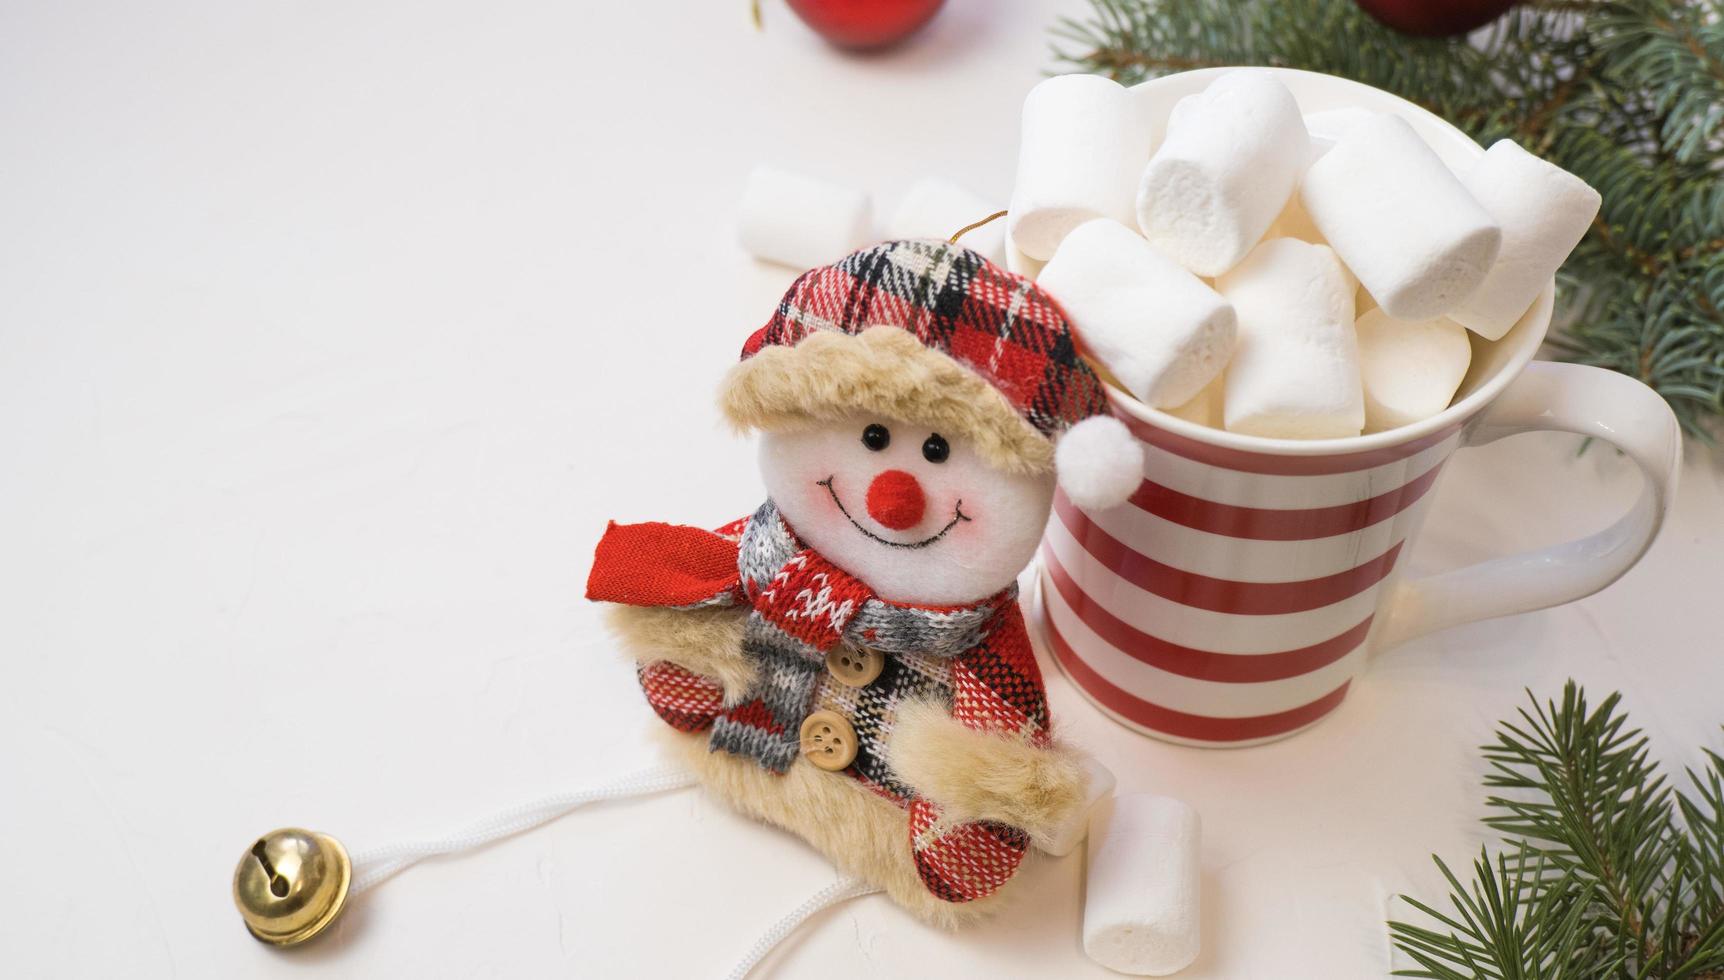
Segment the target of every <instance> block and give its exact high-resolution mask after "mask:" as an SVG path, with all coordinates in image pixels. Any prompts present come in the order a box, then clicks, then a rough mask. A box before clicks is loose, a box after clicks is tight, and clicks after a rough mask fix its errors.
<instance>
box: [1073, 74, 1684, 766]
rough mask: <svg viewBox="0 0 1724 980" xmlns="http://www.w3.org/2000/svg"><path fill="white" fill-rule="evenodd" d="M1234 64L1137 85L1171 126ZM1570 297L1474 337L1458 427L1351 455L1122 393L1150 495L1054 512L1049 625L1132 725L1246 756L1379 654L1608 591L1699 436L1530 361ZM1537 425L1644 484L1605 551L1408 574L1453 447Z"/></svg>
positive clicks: (1650, 530) (1459, 151) (1372, 442)
mask: <svg viewBox="0 0 1724 980" xmlns="http://www.w3.org/2000/svg"><path fill="white" fill-rule="evenodd" d="M1221 70H1222V69H1211V70H1205V71H1196V72H1187V73H1184V74H1180V75H1170V76H1167V77H1165V78H1161V79H1157V80H1155V81H1152V82H1147V83H1145V84H1143V85H1140V86H1138V87H1137V89H1135V90H1134V91H1136V92H1137V93H1139V94H1140V95H1142V96H1143V97H1144V99H1145V103H1144V105H1145V110H1146V112H1147V113H1148V114H1149V116H1150V117H1151V119H1152V122H1153V124H1154V125H1156V126H1158V127H1159V126H1162V125H1165V122H1166V118H1167V114H1168V112H1169V111H1170V110H1171V109H1172V106H1173V104H1174V102H1176V101H1178V99H1179V98H1181V97H1182V96H1185V95H1188V94H1190V93H1192V92H1195V91H1199V90H1201V89H1202V88H1203V87H1204V86H1206V85H1207V84H1208V83H1209V81H1210V80H1211V79H1212V78H1213V77H1214V75H1215V74H1216V73H1217V72H1218V71H1221ZM1268 70H1272V71H1275V72H1276V74H1277V75H1278V76H1279V77H1280V78H1281V79H1282V81H1284V82H1285V83H1286V84H1287V86H1288V87H1289V88H1290V89H1292V90H1293V94H1294V96H1295V97H1296V98H1297V99H1298V100H1299V103H1300V105H1301V107H1302V108H1303V109H1304V110H1305V111H1306V112H1315V111H1321V110H1324V109H1332V108H1339V107H1342V106H1363V107H1365V108H1368V109H1373V110H1377V111H1386V112H1395V113H1397V114H1399V115H1401V116H1402V117H1403V118H1405V119H1406V120H1407V121H1408V122H1409V123H1411V124H1412V125H1413V126H1414V128H1415V129H1417V130H1418V131H1419V133H1420V135H1421V136H1423V137H1424V138H1425V140H1426V141H1427V142H1429V143H1430V144H1431V145H1432V146H1433V147H1434V148H1435V149H1436V150H1437V151H1438V153H1439V154H1441V155H1442V156H1443V157H1444V160H1445V162H1446V163H1448V164H1449V165H1450V166H1451V167H1453V168H1457V169H1458V168H1460V167H1463V166H1465V165H1466V164H1468V163H1469V162H1470V161H1471V160H1473V159H1475V158H1476V157H1478V156H1479V155H1480V154H1481V153H1482V151H1481V150H1480V149H1479V147H1478V145H1477V144H1475V143H1474V142H1473V141H1472V140H1471V139H1469V138H1468V137H1467V136H1466V135H1465V134H1464V133H1462V132H1460V131H1459V130H1457V129H1455V128H1454V127H1453V126H1450V125H1449V124H1448V123H1446V122H1444V121H1442V120H1441V119H1439V118H1437V117H1436V116H1434V115H1431V114H1430V113H1428V112H1426V111H1425V110H1423V109H1421V108H1419V107H1417V106H1415V105H1413V104H1411V103H1409V102H1406V101H1404V100H1402V99H1400V98H1397V97H1395V96H1393V95H1390V94H1388V93H1386V92H1383V91H1380V90H1378V89H1374V88H1371V87H1369V86H1365V85H1361V84H1359V83H1356V82H1351V81H1347V80H1344V79H1339V78H1333V77H1330V76H1327V75H1318V74H1313V73H1310V72H1300V71H1291V70H1284V69H1268ZM1553 295H1554V283H1553V284H1552V286H1551V287H1547V288H1546V289H1545V291H1544V293H1543V294H1542V295H1541V296H1540V297H1539V298H1538V300H1537V302H1535V303H1534V304H1533V307H1532V309H1531V310H1529V311H1528V312H1527V314H1526V315H1525V316H1524V317H1522V319H1521V321H1520V322H1519V323H1518V324H1516V326H1515V327H1514V329H1513V330H1511V331H1510V332H1509V333H1508V335H1507V336H1505V337H1504V338H1503V339H1502V340H1499V341H1496V342H1494V343H1492V342H1484V341H1481V340H1480V339H1479V338H1478V337H1476V336H1475V337H1473V338H1472V340H1473V363H1472V368H1471V370H1470V372H1469V374H1468V376H1467V379H1466V381H1465V382H1463V384H1462V386H1461V390H1460V393H1459V396H1458V397H1457V399H1456V401H1455V403H1454V404H1453V405H1451V406H1450V407H1449V409H1448V410H1447V411H1444V412H1443V413H1442V414H1440V415H1437V416H1436V417H1434V418H1431V419H1427V420H1426V421H1424V422H1421V423H1419V424H1416V425H1410V426H1405V427H1403V428H1399V429H1394V430H1392V431H1389V432H1382V433H1377V434H1374V435H1365V436H1359V437H1355V438H1350V439H1330V440H1320V441H1298V440H1287V439H1265V438H1260V437H1254V436H1244V435H1238V434H1235V433H1230V432H1224V431H1220V430H1217V429H1212V428H1208V427H1205V426H1202V425H1198V424H1195V423H1192V422H1188V421H1185V420H1184V419H1180V418H1176V417H1174V416H1172V415H1168V414H1166V413H1164V412H1159V411H1156V410H1155V409H1152V408H1149V407H1147V406H1145V405H1143V404H1141V403H1139V402H1137V401H1135V400H1134V399H1132V398H1130V397H1129V396H1125V395H1121V394H1119V393H1117V392H1114V393H1113V402H1114V411H1115V413H1116V414H1118V415H1119V416H1120V417H1121V418H1122V419H1124V420H1125V422H1126V424H1127V425H1128V426H1129V427H1130V428H1131V429H1132V431H1133V432H1134V433H1135V434H1136V435H1137V437H1138V440H1139V441H1140V442H1141V443H1142V444H1143V446H1144V453H1145V479H1144V482H1143V485H1142V486H1141V487H1140V488H1139V489H1138V492H1137V493H1136V495H1135V496H1134V497H1133V498H1132V500H1131V501H1130V502H1129V503H1127V504H1125V505H1123V506H1120V507H1117V508H1114V509H1112V510H1108V511H1103V512H1094V513H1091V512H1085V511H1083V510H1081V509H1079V508H1077V507H1076V506H1074V505H1073V504H1071V502H1070V501H1068V500H1066V499H1065V498H1064V496H1063V495H1061V496H1058V497H1056V499H1055V504H1054V516H1053V519H1052V520H1051V521H1049V524H1048V530H1047V533H1046V536H1045V537H1044V539H1043V541H1042V553H1041V558H1042V568H1041V573H1040V594H1041V601H1042V606H1043V610H1042V612H1043V616H1042V619H1043V623H1044V625H1045V630H1046V638H1047V640H1048V645H1049V647H1050V648H1051V650H1052V653H1053V656H1054V659H1055V661H1056V662H1057V663H1058V664H1059V665H1060V667H1061V668H1062V669H1063V670H1064V671H1065V673H1066V674H1067V675H1068V676H1069V677H1070V678H1071V680H1072V681H1073V683H1074V684H1076V686H1077V687H1078V688H1079V690H1081V691H1082V692H1083V693H1084V694H1085V695H1087V696H1088V697H1089V698H1090V700H1092V701H1094V702H1095V703H1096V704H1097V705H1098V706H1099V707H1100V708H1101V709H1102V710H1103V711H1105V712H1106V713H1107V714H1109V715H1111V716H1112V717H1114V718H1115V719H1117V720H1118V721H1120V722H1122V723H1123V724H1125V725H1128V726H1130V727H1132V728H1135V729H1137V730H1139V731H1142V732H1145V733H1147V734H1150V735H1154V736H1157V737H1159V738H1164V739H1169V740H1172V741H1177V742H1183V743H1187V744H1195V745H1206V746H1244V745H1252V744H1258V743H1261V742H1267V741H1272V740H1274V739H1278V738H1282V737H1285V736H1287V735H1291V734H1293V733H1294V732H1297V731H1300V730H1301V729H1304V728H1306V727H1308V726H1310V725H1312V724H1314V723H1315V722H1316V721H1317V720H1319V719H1320V718H1322V717H1323V716H1324V715H1326V714H1328V713H1329V712H1330V711H1332V710H1334V709H1335V707H1336V706H1337V705H1339V704H1340V703H1341V700H1342V699H1343V698H1344V697H1345V696H1346V694H1347V689H1348V686H1349V685H1350V684H1351V683H1352V682H1353V681H1354V679H1355V678H1357V677H1358V675H1359V673H1360V672H1361V671H1362V670H1363V669H1364V667H1365V664H1366V662H1367V660H1368V658H1369V657H1370V655H1371V654H1372V653H1373V652H1375V651H1379V650H1382V649H1385V648H1387V647H1390V646H1393V645H1395V644H1397V643H1400V642H1402V641H1404V640H1407V639H1411V638H1412V637H1415V636H1418V635H1420V634H1422V633H1426V632H1429V631H1432V630H1436V629H1443V628H1446V627H1449V626H1455V625H1459V624H1461V623H1466V622H1472V621H1475V620H1480V619H1487V618H1490V617H1493V616H1503V615H1508V614H1510V613H1517V612H1526V611H1530V610H1534V609H1542V608H1545V607H1548V606H1553V605H1558V604H1561V603H1564V602H1571V601H1573V600H1575V599H1579V598H1582V597H1584V596H1587V595H1590V594H1592V593H1593V592H1596V591H1598V590H1599V589H1602V588H1604V587H1605V586H1606V585H1609V584H1610V583H1611V582H1613V581H1615V580H1616V579H1617V578H1618V577H1620V576H1621V575H1622V574H1623V573H1624V572H1626V571H1628V569H1629V568H1630V567H1632V566H1633V565H1634V563H1635V562H1636V561H1638V560H1639V559H1640V556H1641V555H1642V554H1644V553H1645V552H1646V549H1647V548H1648V547H1649V546H1650V545H1651V544H1652V540H1653V538H1654V537H1655V536H1656V535H1657V533H1658V529H1659V526H1660V524H1661V523H1662V522H1663V518H1664V514H1665V512H1666V510H1667V509H1668V507H1669V505H1670V501H1671V498H1672V495H1673V494H1674V492H1675V488H1676V472H1677V463H1678V461H1679V458H1680V452H1681V435H1680V430H1679V428H1678V426H1677V424H1676V420H1675V417H1674V416H1673V415H1672V414H1671V412H1670V409H1669V407H1668V406H1667V405H1666V404H1665V403H1664V401H1663V400H1662V399H1661V398H1659V397H1658V395H1656V394H1655V393H1653V392H1652V391H1651V390H1650V389H1648V388H1647V387H1646V386H1644V385H1642V384H1640V383H1639V382H1637V381H1634V380H1632V379H1630V378H1627V377H1625V376H1623V375H1620V374H1616V373H1613V372H1609V371H1604V370H1600V369H1598V368H1590V367H1583V366H1580V365H1574V364H1557V363H1550V362H1536V363H1534V362H1533V360H1532V359H1533V355H1534V354H1535V353H1536V352H1537V351H1538V347H1539V345H1540V343H1541V342H1542V341H1543V339H1544V335H1545V332H1546V330H1547V329H1548V328H1549V326H1550V317H1551V304H1552V298H1553ZM1535 429H1554V430H1561V431H1566V432H1573V433H1577V434H1580V435H1584V436H1590V437H1594V438H1597V439H1601V440H1603V441H1605V442H1608V443H1611V444H1613V445H1615V446H1616V447H1618V448H1619V449H1621V450H1622V451H1623V452H1624V453H1626V454H1627V455H1628V456H1629V457H1630V458H1632V459H1633V460H1634V461H1635V462H1636V463H1637V464H1639V466H1640V468H1641V470H1642V471H1643V472H1644V473H1645V476H1646V482H1645V488H1644V490H1643V491H1642V492H1641V495H1640V498H1639V500H1638V501H1637V502H1636V503H1635V505H1634V506H1633V508H1632V509H1631V510H1630V511H1629V512H1628V514H1627V515H1625V516H1624V517H1623V518H1621V519H1620V520H1619V521H1618V522H1617V523H1616V524H1615V525H1613V526H1611V527H1610V528H1607V529H1606V530H1604V531H1602V532H1600V533H1598V534H1595V535H1593V536H1591V537H1588V538H1584V539H1581V540H1578V541H1573V542H1569V543H1567V544H1563V545H1558V546H1556V547H1552V548H1546V549H1542V550H1538V551H1532V552H1528V553H1525V554H1520V555H1514V556H1511V557H1506V558H1499V559H1495V560H1493V561H1488V562H1484V563H1482V564H1479V565H1474V566H1472V567H1470V568H1463V569H1459V570H1456V571H1452V572H1446V573H1442V574H1439V575H1434V576H1428V577H1424V578H1410V579H1409V578H1405V577H1403V576H1401V575H1399V574H1398V573H1397V565H1398V563H1399V561H1400V559H1402V558H1403V557H1404V556H1405V555H1406V553H1407V552H1408V551H1409V550H1410V549H1411V547H1412V543H1413V539H1414V537H1415V536H1416V534H1417V532H1418V530H1419V526H1420V523H1421V521H1422V519H1423V516H1424V513H1425V509H1426V507H1427V506H1428V505H1429V503H1430V500H1431V490H1432V488H1433V486H1434V484H1435V483H1436V481H1437V478H1438V476H1439V474H1440V473H1441V472H1442V467H1443V464H1444V463H1445V462H1447V461H1448V459H1449V457H1450V456H1452V455H1453V454H1454V452H1455V450H1456V449H1459V448H1461V447H1463V446H1468V445H1479V444H1482V443H1487V442H1492V441H1494V440H1496V439H1500V438H1502V437H1503V436H1507V435H1512V434H1514V433H1517V432H1525V431H1530V430H1535Z"/></svg>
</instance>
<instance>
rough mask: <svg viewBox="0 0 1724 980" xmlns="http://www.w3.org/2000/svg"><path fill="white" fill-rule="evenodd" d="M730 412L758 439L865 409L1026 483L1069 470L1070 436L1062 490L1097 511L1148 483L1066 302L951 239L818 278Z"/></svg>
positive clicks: (782, 311) (768, 337)
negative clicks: (946, 439) (942, 435)
mask: <svg viewBox="0 0 1724 980" xmlns="http://www.w3.org/2000/svg"><path fill="white" fill-rule="evenodd" d="M721 405H722V408H723V409H724V412H725V415H726V416H727V417H729V419H730V420H731V422H732V423H734V424H735V425H737V426H738V427H740V428H745V429H773V428H783V427H794V426H797V425H803V424H807V423H808V422H810V421H816V422H819V421H837V420H839V419H842V418H846V417H849V416H851V415H854V414H856V413H858V412H866V413H872V414H877V415H880V416H883V417H887V418H896V419H900V420H903V421H908V422H924V423H927V424H930V425H933V426H936V427H938V428H940V429H941V430H942V431H945V432H948V433H954V434H959V435H962V436H964V437H966V438H968V439H969V440H970V441H971V442H972V443H973V444H974V445H975V446H976V448H977V451H978V452H979V453H980V454H981V455H982V457H983V458H984V459H987V460H988V461H989V462H990V463H991V464H993V465H995V466H996V467H999V468H1001V469H1004V470H1006V471H1008V472H1014V473H1042V472H1047V471H1049V470H1052V469H1055V468H1056V459H1055V442H1056V440H1057V441H1058V442H1059V443H1060V449H1059V452H1058V456H1059V459H1058V460H1057V469H1058V471H1059V474H1060V483H1061V485H1062V486H1063V487H1064V488H1065V489H1066V491H1067V495H1068V496H1069V497H1071V499H1072V500H1073V501H1074V502H1076V503H1078V504H1079V505H1080V506H1084V507H1088V508H1090V509H1098V508H1103V507H1108V506H1113V505H1115V504H1118V503H1120V502H1122V501H1123V500H1124V499H1125V497H1126V496H1129V495H1130V493H1131V492H1133V491H1135V490H1136V489H1137V487H1138V484H1139V483H1140V482H1141V479H1142V465H1143V459H1142V450H1141V448H1139V447H1138V446H1137V444H1136V442H1135V441H1134V440H1133V439H1132V437H1131V436H1130V434H1129V433H1128V432H1127V431H1126V429H1125V427H1124V426H1123V425H1121V424H1120V423H1119V421H1118V420H1117V419H1114V418H1113V417H1112V416H1111V415H1109V414H1108V407H1107V394H1106V391H1105V389H1104V387H1103V385H1102V381H1101V379H1100V378H1098V377H1097V376H1096V373H1095V371H1094V370H1092V369H1091V368H1090V366H1089V364H1087V363H1086V362H1085V361H1084V360H1083V359H1082V358H1081V357H1079V356H1078V349H1077V342H1076V339H1075V338H1074V337H1073V334H1072V330H1071V325H1070V323H1069V322H1068V321H1067V320H1066V317H1065V314H1064V312H1063V311H1062V310H1061V309H1060V307H1059V304H1058V303H1056V302H1055V301H1054V299H1053V297H1051V296H1049V295H1048V294H1047V293H1046V292H1044V291H1042V290H1041V289H1039V288H1037V287H1036V285H1035V284H1034V283H1032V282H1030V281H1029V280H1028V279H1025V278H1023V277H1022V276H1019V275H1016V274H1014V273H1011V272H1008V271H1006V270H1005V269H1002V268H1000V267H999V266H996V265H994V264H993V263H991V262H989V261H988V260H987V259H984V258H983V257H982V256H981V255H979V254H977V253H976V252H973V251H971V250H969V249H967V248H964V247H962V246H960V245H955V244H949V243H946V242H937V241H897V242H887V243H885V244H882V245H877V246H875V247H873V248H868V249H864V250H862V251H860V252H856V253H854V254H852V255H850V256H849V257H847V258H845V259H843V260H842V261H840V262H838V263H837V264H836V265H830V266H823V267H821V268H818V269H813V270H810V271H809V272H806V273H804V274H803V275H802V276H801V277H800V278H799V279H797V280H796V283H795V284H794V285H792V286H791V287H790V291H789V292H787V293H785V295H784V300H783V301H782V302H781V303H779V306H778V310H777V312H776V313H774V314H773V316H772V319H770V320H768V321H767V323H766V325H765V326H764V327H761V328H760V329H759V330H757V331H755V333H754V334H753V336H751V337H749V338H748V342H747V343H746V344H744V345H743V348H742V363H741V364H739V365H737V366H736V368H734V369H733V370H732V372H731V375H730V377H729V379H728V380H727V382H726V384H725V387H724V391H723V393H722V395H721ZM1075 429H1083V430H1085V431H1084V432H1083V433H1082V434H1079V433H1077V432H1075V431H1073V430H1075ZM1074 436H1076V438H1074ZM1068 444H1070V445H1069V447H1068ZM1080 446H1081V447H1082V451H1081V452H1078V451H1076V450H1078V449H1079V447H1080ZM1080 457H1081V458H1080ZM1068 471H1069V472H1068Z"/></svg>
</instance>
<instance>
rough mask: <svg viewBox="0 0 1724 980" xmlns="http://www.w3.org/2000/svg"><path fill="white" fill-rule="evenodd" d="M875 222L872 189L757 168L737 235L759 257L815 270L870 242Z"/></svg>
mask: <svg viewBox="0 0 1724 980" xmlns="http://www.w3.org/2000/svg"><path fill="white" fill-rule="evenodd" d="M872 224H873V213H872V208H871V206H870V204H869V200H868V194H867V192H866V191H859V190H855V189H853V188H849V187H843V186H840V185H838V184H829V183H827V182H826V181H823V180H818V179H816V178H814V177H808V176H805V175H803V174H795V173H790V172H789V171H786V170H777V169H774V168H772V167H756V168H754V172H753V173H751V174H749V175H748V187H747V189H746V190H744V191H743V194H742V207H741V209H740V213H739V214H738V217H737V237H738V238H739V239H740V240H741V242H742V247H743V248H744V249H746V250H747V251H748V254H750V255H752V256H754V257H755V258H757V259H765V260H767V261H769V262H777V263H779V264H781V265H788V266H790V267H792V268H795V269H812V268H814V267H815V266H818V265H826V264H828V263H831V262H836V261H838V260H839V259H841V258H843V257H844V256H846V255H849V254H850V253H851V252H854V251H856V250H857V249H859V248H862V247H863V246H865V245H867V244H869V243H870V242H871V241H872V240H873V237H874V235H873V229H872ZM947 234H950V232H947Z"/></svg>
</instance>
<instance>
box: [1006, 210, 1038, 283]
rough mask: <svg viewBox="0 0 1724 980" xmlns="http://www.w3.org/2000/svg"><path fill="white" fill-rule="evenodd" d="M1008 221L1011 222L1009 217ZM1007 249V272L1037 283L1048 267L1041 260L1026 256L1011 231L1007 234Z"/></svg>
mask: <svg viewBox="0 0 1724 980" xmlns="http://www.w3.org/2000/svg"><path fill="white" fill-rule="evenodd" d="M1007 220H1008V221H1010V220H1011V219H1010V217H1009V216H1008V218H1007ZM1005 249H1006V270H1007V271H1008V272H1015V273H1017V274H1018V275H1020V276H1023V277H1024V278H1025V279H1028V280H1029V281H1031V282H1035V281H1036V277H1037V276H1039V275H1041V274H1042V267H1043V266H1045V265H1047V263H1046V262H1043V261H1042V260H1041V259H1032V258H1030V257H1029V256H1027V255H1025V254H1024V252H1023V249H1020V248H1018V244H1017V243H1016V242H1014V241H1012V233H1011V232H1009V231H1008V232H1006V244H1005Z"/></svg>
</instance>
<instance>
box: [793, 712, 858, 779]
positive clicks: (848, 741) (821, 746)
mask: <svg viewBox="0 0 1724 980" xmlns="http://www.w3.org/2000/svg"><path fill="white" fill-rule="evenodd" d="M801 737H802V754H803V755H805V756H807V757H808V761H809V762H812V763H814V765H815V766H817V767H818V768H821V769H824V770H826V771H827V772H837V771H838V770H840V769H843V768H844V767H845V766H848V765H849V764H850V763H852V762H855V761H856V729H854V728H852V727H850V723H849V722H848V721H846V720H844V716H843V715H841V714H839V713H838V712H836V711H816V712H814V713H813V714H811V715H809V716H808V717H807V718H805V719H803V721H802V731H801Z"/></svg>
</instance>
